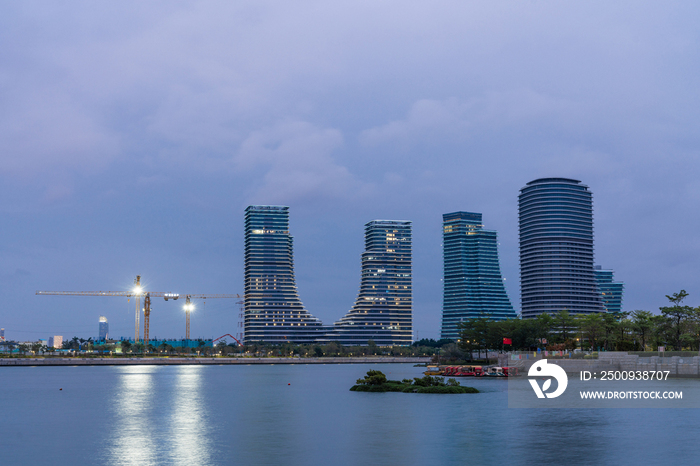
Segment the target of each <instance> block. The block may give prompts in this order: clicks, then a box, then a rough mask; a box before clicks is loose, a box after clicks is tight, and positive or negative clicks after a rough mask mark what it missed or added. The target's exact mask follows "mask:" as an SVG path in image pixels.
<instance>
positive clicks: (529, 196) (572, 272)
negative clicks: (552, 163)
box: [518, 178, 605, 319]
mask: <svg viewBox="0 0 700 466" xmlns="http://www.w3.org/2000/svg"><path fill="white" fill-rule="evenodd" d="M518 216H519V229H520V296H521V311H522V317H523V318H524V319H526V318H534V317H537V316H538V315H540V314H545V313H546V314H555V313H557V312H559V311H562V310H567V311H569V312H570V313H574V314H590V313H594V312H605V307H604V306H603V300H602V299H601V295H600V292H599V291H598V286H597V282H596V277H595V274H594V272H593V195H592V194H591V191H590V190H589V189H588V186H586V185H585V184H581V182H580V181H578V180H571V179H568V178H541V179H538V180H534V181H531V182H529V183H528V184H527V185H526V186H525V187H524V188H522V189H521V190H520V195H519V196H518Z"/></svg>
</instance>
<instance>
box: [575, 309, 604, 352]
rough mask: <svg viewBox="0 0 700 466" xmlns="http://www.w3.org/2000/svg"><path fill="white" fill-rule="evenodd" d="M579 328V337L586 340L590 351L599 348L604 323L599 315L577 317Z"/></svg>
mask: <svg viewBox="0 0 700 466" xmlns="http://www.w3.org/2000/svg"><path fill="white" fill-rule="evenodd" d="M578 319H579V328H580V330H581V336H582V337H583V338H584V339H587V340H588V343H589V344H590V345H591V349H592V350H595V349H596V348H598V346H599V344H600V343H599V342H600V339H601V338H602V337H603V335H604V334H605V322H604V321H603V317H602V316H601V314H598V313H594V314H582V315H580V316H579V318H578Z"/></svg>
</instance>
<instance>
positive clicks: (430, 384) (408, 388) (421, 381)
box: [350, 370, 479, 393]
mask: <svg viewBox="0 0 700 466" xmlns="http://www.w3.org/2000/svg"><path fill="white" fill-rule="evenodd" d="M350 390H351V391H353V392H380V393H383V392H402V393H479V390H477V389H476V388H472V387H463V386H461V385H460V384H459V382H457V381H456V380H455V379H448V380H447V382H445V378H444V377H431V376H429V375H426V376H425V377H420V378H418V377H416V378H414V379H413V380H411V379H403V380H402V381H400V382H399V381H398V380H388V379H387V378H386V375H384V374H383V373H382V372H381V371H375V370H370V371H367V375H366V376H365V377H364V378H363V379H358V380H357V382H356V385H353V386H352V388H350Z"/></svg>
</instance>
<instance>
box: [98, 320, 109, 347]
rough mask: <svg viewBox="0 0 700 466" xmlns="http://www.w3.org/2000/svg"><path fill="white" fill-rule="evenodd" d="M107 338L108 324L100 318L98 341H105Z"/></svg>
mask: <svg viewBox="0 0 700 466" xmlns="http://www.w3.org/2000/svg"><path fill="white" fill-rule="evenodd" d="M107 338H109V323H108V322H107V318H106V317H105V316H100V337H99V340H100V341H102V340H106V339H107Z"/></svg>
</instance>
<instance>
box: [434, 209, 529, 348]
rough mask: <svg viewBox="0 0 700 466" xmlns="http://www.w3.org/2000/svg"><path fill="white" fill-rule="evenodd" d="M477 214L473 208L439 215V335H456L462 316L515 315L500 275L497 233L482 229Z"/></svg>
mask: <svg viewBox="0 0 700 466" xmlns="http://www.w3.org/2000/svg"><path fill="white" fill-rule="evenodd" d="M481 218H482V217H481V214H480V213H474V212H453V213H449V214H444V215H443V216H442V220H443V224H442V245H443V268H444V274H443V282H442V283H443V300H442V303H443V304H442V331H441V337H442V338H449V339H451V340H457V339H459V328H458V326H459V323H460V322H461V321H463V320H466V319H473V318H478V317H486V318H489V319H492V320H502V319H513V318H516V317H517V315H516V313H515V310H514V309H513V306H512V304H511V302H510V299H509V298H508V294H507V293H506V289H505V286H504V283H503V277H502V276H501V267H500V264H499V261H498V234H497V233H496V232H495V231H492V230H484V229H483V224H482V221H481Z"/></svg>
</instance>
